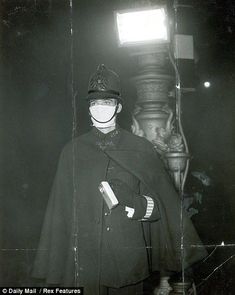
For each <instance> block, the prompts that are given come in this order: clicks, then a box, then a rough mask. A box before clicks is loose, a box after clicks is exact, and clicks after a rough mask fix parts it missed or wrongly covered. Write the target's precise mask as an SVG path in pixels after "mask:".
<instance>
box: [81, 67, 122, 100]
mask: <svg viewBox="0 0 235 295" xmlns="http://www.w3.org/2000/svg"><path fill="white" fill-rule="evenodd" d="M120 91H121V89H120V80H119V76H118V75H117V74H116V73H115V72H113V71H111V70H110V69H108V68H106V67H105V65H103V64H101V65H99V66H98V68H97V70H96V72H95V73H94V74H93V75H92V76H91V78H90V81H89V85H88V96H87V99H88V100H94V99H108V98H116V99H117V100H118V101H120V100H121V93H120Z"/></svg>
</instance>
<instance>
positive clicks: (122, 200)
mask: <svg viewBox="0 0 235 295" xmlns="http://www.w3.org/2000/svg"><path fill="white" fill-rule="evenodd" d="M108 183H109V184H110V186H111V188H112V190H113V192H114V194H115V196H116V197H117V199H118V201H119V204H120V205H123V206H128V207H132V208H133V206H134V197H135V195H136V194H135V192H133V190H132V189H131V188H130V187H129V186H128V185H127V184H126V183H125V182H123V181H122V180H120V179H117V178H114V179H111V180H109V181H108Z"/></svg>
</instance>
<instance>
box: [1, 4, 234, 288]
mask: <svg viewBox="0 0 235 295" xmlns="http://www.w3.org/2000/svg"><path fill="white" fill-rule="evenodd" d="M131 2H134V1H121V0H120V1H118V0H102V1H99V0H89V1H85V0H84V1H75V0H74V1H73V8H72V9H71V7H70V1H68V0H67V1H65V0H60V1H59V0H58V1H55V0H54V1H52V0H51V1H46V0H41V1H36V0H34V1H33V0H31V1H29V0H28V1H27V0H22V1H21V0H18V1H4V0H2V1H1V2H0V3H1V4H0V5H1V7H0V8H1V25H0V34H1V52H0V59H1V60H0V62H1V67H0V77H1V79H0V95H1V97H0V103H1V104H0V109H1V111H0V112H1V113H0V114H1V124H0V132H1V133H0V136H1V137H0V138H1V145H0V146H1V157H0V161H1V162H0V167H1V169H0V173H1V175H0V176H1V190H0V193H1V198H0V205H1V206H0V214H1V215H0V216H1V225H0V229H1V236H0V242H1V266H2V267H1V271H2V275H1V280H2V282H1V285H5V286H6V285H7V286H24V285H30V284H32V279H31V277H30V273H31V268H32V263H33V257H34V255H35V249H36V248H37V243H38V240H39V236H40V229H41V225H42V221H43V217H44V213H45V208H46V204H47V200H48V196H49V192H50V187H51V184H52V181H53V177H54V174H55V170H56V165H57V161H58V157H59V154H60V151H61V149H62V148H63V146H64V144H65V143H66V142H68V141H69V140H70V139H71V137H72V133H73V124H75V125H76V127H77V128H76V130H77V132H76V133H77V134H82V133H84V132H86V131H88V129H89V124H90V122H89V118H88V115H87V113H86V110H87V106H86V103H85V97H86V94H87V84H88V80H89V76H90V74H91V73H93V72H94V71H95V69H96V67H97V65H98V64H100V63H104V64H106V65H107V66H108V67H110V68H112V69H114V70H115V71H116V72H117V73H119V75H120V77H121V81H122V94H123V97H124V98H125V111H124V112H123V113H122V115H121V117H120V124H121V126H123V127H124V128H127V129H128V128H130V124H131V117H130V114H131V111H132V110H133V106H134V102H135V100H136V94H135V89H134V86H133V84H132V83H131V82H130V79H131V78H132V77H133V76H134V75H135V74H136V73H137V68H136V61H135V59H133V58H131V57H130V56H129V54H128V50H126V49H124V48H118V45H117V40H116V35H115V29H114V17H113V11H114V10H117V9H123V8H128V7H130V6H128V5H131V4H132V3H131ZM152 2H153V1H152ZM156 2H157V1H156ZM171 2H172V1H169V2H168V5H169V7H171V4H172V3H171ZM193 12H194V13H193V19H190V25H191V26H192V28H193V31H194V40H195V49H196V51H197V56H198V57H197V63H196V72H195V73H196V78H195V80H194V81H193V82H194V84H195V86H196V91H195V92H194V93H188V94H184V95H183V101H182V105H183V127H184V131H185V135H186V138H187V141H188V144H189V148H190V152H191V154H192V160H191V164H190V171H189V176H188V180H187V185H186V194H187V196H188V197H189V198H190V197H191V199H192V204H191V205H190V206H191V209H192V208H193V210H194V211H193V212H195V214H194V215H193V217H192V219H193V221H194V223H195V226H196V228H197V229H198V232H199V234H200V236H201V238H202V240H203V242H204V243H205V244H206V245H210V247H208V249H209V252H211V251H212V250H213V249H214V245H216V244H217V245H218V244H221V243H222V242H224V244H225V245H227V246H225V247H217V248H216V250H215V251H214V252H213V254H212V255H211V256H210V257H209V258H208V259H207V260H206V261H205V262H204V263H203V264H201V265H199V266H198V267H196V268H195V270H194V272H195V278H196V280H197V283H198V284H200V282H201V280H202V279H205V278H206V277H207V276H209V275H210V274H211V276H210V277H209V279H208V280H205V281H203V283H202V285H201V286H200V287H199V290H200V292H201V293H200V294H234V293H235V292H234V293H233V289H234V285H235V283H234V278H233V277H234V275H233V273H234V270H235V263H234V259H235V258H231V259H230V260H229V261H228V262H226V263H225V264H223V265H222V266H221V267H220V268H218V269H217V270H216V271H215V272H214V273H212V272H213V270H214V269H215V268H216V267H217V266H219V265H220V264H222V263H223V262H225V261H226V260H227V259H228V258H229V257H231V256H232V255H234V254H235V248H234V247H233V246H230V244H233V243H234V244H235V235H234V223H235V199H234V195H235V182H234V176H235V153H234V148H235V135H234V134H235V117H234V115H235V99H234V93H235V83H234V79H235V70H234V67H235V54H234V52H235V48H234V47H235V46H234V40H235V4H233V3H232V1H216V0H214V1H195V8H194V10H193ZM71 26H73V35H72V37H71V33H70V29H71ZM206 80H208V81H210V82H211V87H210V88H208V89H206V88H204V86H203V82H204V81H206ZM74 100H75V101H76V120H75V116H74V108H73V101H74ZM198 175H199V176H198ZM225 287H226V291H224V290H225V289H224V288H225ZM223 292H226V293H223Z"/></svg>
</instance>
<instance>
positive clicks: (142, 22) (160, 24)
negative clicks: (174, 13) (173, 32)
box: [116, 8, 169, 46]
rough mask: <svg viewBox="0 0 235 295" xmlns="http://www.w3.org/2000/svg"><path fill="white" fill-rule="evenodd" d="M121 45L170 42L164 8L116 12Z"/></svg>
mask: <svg viewBox="0 0 235 295" xmlns="http://www.w3.org/2000/svg"><path fill="white" fill-rule="evenodd" d="M116 20H117V27H118V36H119V42H120V45H121V46H125V45H134V44H138V43H146V42H169V36H168V30H167V24H166V23H167V17H166V12H165V9H164V8H155V9H151V10H150V9H149V10H141V11H132V12H130V11H128V12H117V13H116Z"/></svg>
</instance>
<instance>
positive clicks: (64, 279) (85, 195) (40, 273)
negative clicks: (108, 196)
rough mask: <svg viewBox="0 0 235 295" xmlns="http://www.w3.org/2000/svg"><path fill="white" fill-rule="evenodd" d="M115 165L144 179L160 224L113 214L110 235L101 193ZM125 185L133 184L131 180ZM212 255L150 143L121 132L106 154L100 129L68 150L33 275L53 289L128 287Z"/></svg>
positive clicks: (120, 212) (116, 211)
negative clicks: (151, 274)
mask: <svg viewBox="0 0 235 295" xmlns="http://www.w3.org/2000/svg"><path fill="white" fill-rule="evenodd" d="M110 161H112V162H114V163H115V164H116V165H118V166H119V167H121V169H123V171H125V173H129V174H130V175H132V176H133V177H135V178H137V179H138V180H139V181H140V182H141V184H142V185H143V186H144V187H145V188H146V189H147V191H148V193H149V195H151V197H152V198H154V200H155V202H156V203H157V204H158V209H159V219H158V220H155V221H152V222H146V221H138V220H131V219H129V218H127V216H126V213H125V212H124V210H123V208H121V206H118V207H117V208H115V209H113V210H112V212H111V214H110V217H109V221H108V222H109V224H108V231H106V226H107V224H106V223H105V222H106V221H104V217H103V215H104V214H103V213H104V209H105V207H104V206H105V205H104V201H103V199H102V196H101V194H100V193H99V191H98V185H99V183H100V182H101V181H103V180H106V179H107V167H108V165H109V163H110ZM124 181H125V179H124ZM205 255H206V251H205V250H204V247H203V246H202V244H201V241H200V239H199V237H198V235H197V233H196V231H195V229H194V226H193V225H192V223H191V220H190V219H189V218H188V217H187V216H186V215H185V214H184V212H183V211H182V206H181V200H180V198H179V196H178V195H177V193H176V191H175V189H174V187H173V185H172V182H171V180H170V179H169V177H168V174H167V172H166V171H165V169H164V167H163V164H162V162H161V160H160V159H159V157H158V155H157V154H156V152H155V151H154V149H153V146H152V144H150V143H149V142H148V141H147V140H146V139H144V138H140V137H137V136H135V135H133V134H131V133H129V132H127V131H124V130H122V129H121V130H119V137H118V142H117V143H116V144H115V145H112V144H110V146H108V147H107V148H106V149H102V148H101V146H100V142H99V139H98V138H97V136H96V133H95V132H94V129H93V130H92V131H90V132H89V133H87V134H85V135H82V136H80V137H78V138H76V139H75V140H73V141H72V142H70V143H69V144H67V145H66V146H65V148H64V149H63V151H62V153H61V156H60V160H59V164H58V169H57V173H56V177H55V180H54V184H53V187H52V191H51V195H50V198H49V202H48V206H47V211H46V216H45V220H44V225H43V229H42V233H41V239H40V244H39V248H38V252H37V256H36V259H35V264H34V270H33V276H34V277H37V278H44V279H45V280H46V283H47V284H57V285H62V286H75V285H79V286H84V287H85V288H86V294H92V295H95V294H98V287H99V285H100V284H102V285H106V286H109V287H121V286H125V285H128V284H133V283H136V282H139V281H141V280H143V279H144V278H146V277H147V276H148V275H149V272H150V271H155V270H162V269H164V270H173V271H180V270H181V269H182V268H186V267H188V266H189V265H191V264H193V263H194V262H196V261H198V260H200V259H202V258H203V257H204V256H205Z"/></svg>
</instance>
